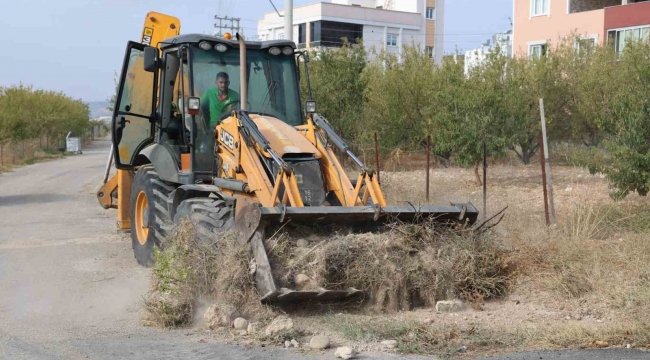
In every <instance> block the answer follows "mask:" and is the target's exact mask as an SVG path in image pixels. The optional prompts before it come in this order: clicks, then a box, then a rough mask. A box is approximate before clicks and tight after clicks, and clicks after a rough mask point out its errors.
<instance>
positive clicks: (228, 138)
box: [219, 130, 235, 149]
mask: <svg viewBox="0 0 650 360" xmlns="http://www.w3.org/2000/svg"><path fill="white" fill-rule="evenodd" d="M219 140H221V142H222V143H224V144H226V146H228V147H229V148H231V149H234V148H235V138H234V137H233V136H232V135H230V134H229V133H228V132H227V131H226V130H221V136H220V137H219Z"/></svg>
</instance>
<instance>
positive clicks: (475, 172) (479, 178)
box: [474, 161, 483, 186]
mask: <svg viewBox="0 0 650 360" xmlns="http://www.w3.org/2000/svg"><path fill="white" fill-rule="evenodd" d="M479 165H481V162H480V161H477V162H476V165H475V166H474V175H475V176H476V185H477V186H482V185H483V182H482V181H481V175H480V174H479V171H478V167H479Z"/></svg>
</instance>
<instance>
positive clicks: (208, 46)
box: [199, 41, 212, 51]
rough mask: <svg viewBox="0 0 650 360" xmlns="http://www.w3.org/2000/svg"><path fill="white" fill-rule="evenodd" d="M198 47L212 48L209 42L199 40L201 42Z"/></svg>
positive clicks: (206, 49)
mask: <svg viewBox="0 0 650 360" xmlns="http://www.w3.org/2000/svg"><path fill="white" fill-rule="evenodd" d="M199 47H200V48H201V49H203V50H205V51H208V50H210V49H212V44H210V43H209V42H207V41H201V42H200V43H199Z"/></svg>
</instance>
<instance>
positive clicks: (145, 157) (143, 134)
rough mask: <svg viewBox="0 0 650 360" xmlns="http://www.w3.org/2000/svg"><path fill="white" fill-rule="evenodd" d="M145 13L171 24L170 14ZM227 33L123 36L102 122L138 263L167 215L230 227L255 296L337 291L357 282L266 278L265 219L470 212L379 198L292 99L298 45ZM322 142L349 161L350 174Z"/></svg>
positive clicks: (330, 135) (291, 297)
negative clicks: (319, 283)
mask: <svg viewBox="0 0 650 360" xmlns="http://www.w3.org/2000/svg"><path fill="white" fill-rule="evenodd" d="M148 17H153V18H155V19H156V20H158V21H159V23H164V26H168V27H170V26H172V25H173V26H175V29H172V30H174V31H177V30H178V29H179V28H180V23H179V22H178V21H177V20H176V19H174V18H171V17H163V15H161V14H154V15H151V14H150V15H148ZM161 19H165V20H164V21H162V20H161ZM158 30H159V28H155V29H154V32H153V37H152V38H154V39H155V36H156V31H158ZM146 31H147V30H145V33H146ZM161 31H164V30H163V29H161ZM235 38H236V40H235V39H233V40H231V39H228V38H227V37H223V38H222V37H212V36H208V35H201V34H190V35H177V36H173V37H171V38H165V39H164V40H160V41H158V43H157V44H156V43H152V42H149V43H148V44H147V42H146V41H143V42H141V43H138V42H129V43H128V45H127V49H126V55H125V58H124V64H123V67H122V74H121V77H120V84H119V88H118V94H117V101H116V104H115V110H114V114H113V124H112V126H113V127H112V130H113V131H112V141H113V151H112V156H113V159H114V163H115V167H116V168H117V169H118V175H117V180H111V181H112V182H113V183H115V184H117V193H118V194H117V209H118V211H122V212H124V208H126V207H128V209H129V211H128V216H126V215H127V214H123V215H125V216H126V217H124V218H119V219H120V221H121V224H122V225H123V226H124V225H125V224H126V223H127V222H128V223H129V224H130V229H131V237H132V243H133V251H134V254H135V257H136V259H137V260H138V262H139V263H140V264H142V265H145V266H150V265H152V262H153V252H154V248H155V247H156V246H160V244H161V243H162V242H163V241H164V239H165V237H166V236H167V235H168V234H169V232H170V230H171V227H172V226H173V224H178V223H179V222H180V221H182V220H183V219H189V220H191V221H192V222H193V223H194V224H195V225H196V228H197V229H198V232H199V235H200V236H204V237H213V238H214V236H218V235H215V234H217V233H219V232H224V231H229V230H232V231H235V232H236V233H237V234H238V240H239V241H241V242H242V244H249V245H250V249H251V253H250V257H251V259H250V260H251V263H252V268H254V269H255V281H256V286H257V288H258V290H259V293H260V294H261V297H262V299H261V300H263V301H269V302H274V301H296V300H312V299H316V300H330V299H339V298H345V297H349V296H353V295H355V294H358V293H359V290H356V289H348V290H342V291H338V290H337V291H330V290H327V289H320V290H318V291H294V290H291V289H286V288H281V287H280V286H278V283H277V282H276V281H275V279H274V277H273V274H272V273H271V266H270V264H269V260H268V257H267V253H266V250H265V248H264V236H265V228H266V227H267V226H269V225H272V224H280V223H285V222H287V221H291V222H292V223H297V224H316V223H322V224H331V223H343V224H349V225H352V224H357V225H361V226H364V227H365V226H377V225H382V224H384V223H385V222H386V221H393V220H396V219H399V220H402V221H413V220H415V219H418V218H435V219H437V220H439V221H448V222H459V223H473V222H474V221H475V220H476V218H477V216H478V211H477V210H476V209H475V208H474V207H473V206H472V205H471V204H458V205H450V206H414V205H408V206H390V205H388V204H387V203H386V200H385V199H384V195H383V193H382V190H381V188H380V186H379V183H378V181H377V176H376V173H375V171H373V170H372V169H370V168H368V167H367V166H366V165H364V164H363V162H362V161H361V160H359V158H357V157H356V156H355V155H354V154H353V152H352V151H351V150H350V148H349V147H348V146H347V144H346V143H345V141H344V140H343V139H342V138H341V137H339V136H338V135H337V133H336V131H335V130H334V129H333V128H332V126H331V125H330V124H329V122H328V121H327V120H326V119H325V118H323V117H322V116H320V115H318V114H317V113H316V103H315V102H314V101H312V100H311V99H310V100H308V101H306V102H305V103H304V104H303V103H302V101H301V100H300V99H301V96H300V87H299V78H300V76H301V71H300V67H303V68H304V72H302V74H303V76H305V80H306V82H307V84H308V88H309V87H310V84H309V70H308V63H309V56H308V53H306V52H302V51H299V50H296V46H295V44H294V43H293V42H290V41H284V40H277V41H262V42H253V41H248V42H247V41H245V40H244V38H243V37H242V36H240V35H239V34H236V36H235ZM156 45H157V46H156ZM224 73H225V74H227V76H228V79H229V82H228V86H227V87H226V88H225V89H224V88H222V87H219V89H218V92H217V90H215V89H214V88H215V87H216V85H215V79H218V78H219V77H220V76H221V77H222V78H223V77H224V75H223V74H224ZM219 86H222V85H219ZM230 91H232V93H230ZM207 92H210V93H211V94H206V93H207ZM309 93H311V91H309ZM233 94H237V96H231V95H233ZM213 95H214V96H213ZM308 97H309V98H311V96H308ZM215 99H216V100H215ZM222 99H223V101H222ZM226 99H229V100H228V101H226ZM208 102H212V104H209V103H208ZM224 102H225V103H224ZM215 104H218V105H219V106H214V105H215ZM211 105H213V106H211ZM215 109H218V110H220V112H219V113H214V112H215ZM334 148H337V149H338V150H339V151H340V152H341V153H342V154H345V156H347V157H349V158H350V159H352V161H353V162H354V164H356V166H357V167H358V169H359V174H358V176H357V178H356V181H351V180H350V179H349V178H348V176H347V175H346V172H345V171H344V169H343V167H342V166H341V164H340V163H339V161H338V159H337V157H336V156H335V153H334ZM109 166H110V162H109ZM120 174H122V175H120ZM132 174H134V177H133V179H132V181H131V176H132ZM120 177H121V178H122V179H121V180H120ZM111 181H109V182H108V183H110V182H111ZM108 183H107V184H108ZM112 186H113V185H110V186H105V187H104V188H103V190H100V192H99V193H98V198H99V200H100V203H102V205H104V207H106V204H109V207H110V206H111V205H112V202H113V201H114V200H113V199H112V196H111V195H110V194H111V193H112V192H113V190H114V189H113V188H112ZM127 187H128V189H127ZM106 197H108V198H111V200H110V201H109V202H107V201H106ZM118 216H119V215H118Z"/></svg>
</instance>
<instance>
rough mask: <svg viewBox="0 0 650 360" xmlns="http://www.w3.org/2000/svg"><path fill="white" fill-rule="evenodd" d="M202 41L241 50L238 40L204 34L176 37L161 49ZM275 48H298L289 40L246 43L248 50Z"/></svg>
mask: <svg viewBox="0 0 650 360" xmlns="http://www.w3.org/2000/svg"><path fill="white" fill-rule="evenodd" d="M201 41H209V42H212V43H222V44H226V45H228V46H230V47H233V48H239V42H238V41H237V40H228V39H224V38H222V37H216V36H210V35H203V34H186V35H178V36H174V37H171V38H169V39H166V40H165V41H163V42H162V43H161V44H160V48H161V49H162V50H164V49H166V48H169V47H173V46H178V45H180V44H198V43H200V42H201ZM273 46H278V47H284V46H290V47H291V48H293V49H295V48H296V44H295V43H294V42H293V41H289V40H269V41H246V48H247V49H268V48H270V47H273Z"/></svg>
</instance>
